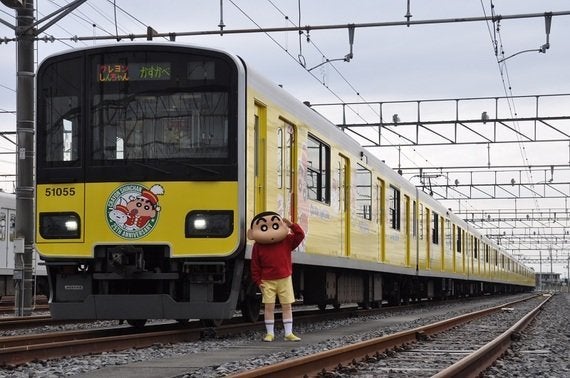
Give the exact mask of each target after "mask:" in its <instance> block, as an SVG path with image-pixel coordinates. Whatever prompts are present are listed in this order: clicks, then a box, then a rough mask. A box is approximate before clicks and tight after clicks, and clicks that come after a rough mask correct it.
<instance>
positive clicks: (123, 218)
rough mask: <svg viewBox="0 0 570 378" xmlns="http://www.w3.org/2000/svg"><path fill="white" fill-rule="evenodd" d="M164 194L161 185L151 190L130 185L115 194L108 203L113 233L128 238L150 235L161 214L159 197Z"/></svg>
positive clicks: (154, 186)
mask: <svg viewBox="0 0 570 378" xmlns="http://www.w3.org/2000/svg"><path fill="white" fill-rule="evenodd" d="M163 194H164V189H163V187H162V186H161V185H159V184H155V185H153V186H152V187H150V189H147V188H145V187H143V186H141V185H137V184H129V185H124V186H122V187H120V188H119V189H117V190H116V191H115V192H113V193H112V194H111V196H110V198H109V200H108V201H107V208H108V209H109V213H108V218H107V220H108V222H109V226H110V227H111V229H112V230H113V232H115V233H116V234H118V235H119V236H122V237H128V238H138V237H141V236H144V235H146V234H148V233H149V232H150V231H151V230H152V229H153V228H154V225H155V224H156V221H157V218H158V214H159V212H160V206H159V202H158V196H159V195H163ZM141 232H142V233H141Z"/></svg>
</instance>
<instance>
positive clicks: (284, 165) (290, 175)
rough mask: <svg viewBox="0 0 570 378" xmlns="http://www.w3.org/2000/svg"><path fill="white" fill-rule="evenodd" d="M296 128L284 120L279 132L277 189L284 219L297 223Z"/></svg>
mask: <svg viewBox="0 0 570 378" xmlns="http://www.w3.org/2000/svg"><path fill="white" fill-rule="evenodd" d="M295 140H296V129H295V126H294V125H292V124H290V123H289V122H286V121H285V120H283V127H280V128H279V129H278V130H277V150H278V152H277V154H278V158H277V171H278V172H277V188H278V190H279V191H280V192H281V193H280V194H281V197H282V199H283V209H279V210H280V211H282V214H283V216H284V217H286V218H289V219H290V220H291V221H292V222H296V221H297V201H296V188H297V186H296V185H295V183H296V182H297V179H296V177H297V171H296V169H295V167H296V162H297V150H296V147H295V146H296V143H295Z"/></svg>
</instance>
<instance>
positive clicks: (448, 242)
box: [444, 219, 453, 251]
mask: <svg viewBox="0 0 570 378" xmlns="http://www.w3.org/2000/svg"><path fill="white" fill-rule="evenodd" d="M444 232H445V234H444V235H445V248H446V249H447V250H448V251H451V248H452V247H453V234H452V232H451V221H450V220H449V219H446V220H445V230H444Z"/></svg>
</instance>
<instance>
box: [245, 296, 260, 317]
mask: <svg viewBox="0 0 570 378" xmlns="http://www.w3.org/2000/svg"><path fill="white" fill-rule="evenodd" d="M260 310H261V298H260V297H258V296H247V297H246V298H245V300H244V301H243V303H242V305H241V314H242V316H243V318H244V319H245V320H247V321H248V322H252V323H255V322H256V321H257V320H258V319H259V312H260Z"/></svg>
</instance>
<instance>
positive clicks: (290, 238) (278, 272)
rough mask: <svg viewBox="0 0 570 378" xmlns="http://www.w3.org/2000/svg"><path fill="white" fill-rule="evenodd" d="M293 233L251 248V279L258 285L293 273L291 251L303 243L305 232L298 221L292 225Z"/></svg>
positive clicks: (256, 244)
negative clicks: (279, 239)
mask: <svg viewBox="0 0 570 378" xmlns="http://www.w3.org/2000/svg"><path fill="white" fill-rule="evenodd" d="M290 229H291V231H292V233H290V234H288V235H287V236H286V237H285V239H283V240H281V241H280V242H278V243H272V244H260V243H255V244H254V245H253V249H252V250H251V279H252V280H253V282H254V283H255V284H256V285H259V284H260V283H261V281H262V280H278V279H280V278H285V277H289V276H290V275H291V274H292V273H293V264H292V263H291V252H292V251H293V250H294V249H295V248H297V247H298V246H299V244H301V242H302V241H303V239H304V238H305V232H304V231H303V229H302V228H301V226H299V225H298V224H296V223H293V224H292V225H291V227H290Z"/></svg>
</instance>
